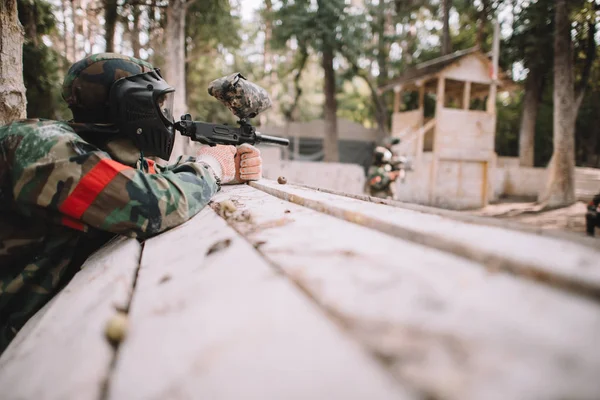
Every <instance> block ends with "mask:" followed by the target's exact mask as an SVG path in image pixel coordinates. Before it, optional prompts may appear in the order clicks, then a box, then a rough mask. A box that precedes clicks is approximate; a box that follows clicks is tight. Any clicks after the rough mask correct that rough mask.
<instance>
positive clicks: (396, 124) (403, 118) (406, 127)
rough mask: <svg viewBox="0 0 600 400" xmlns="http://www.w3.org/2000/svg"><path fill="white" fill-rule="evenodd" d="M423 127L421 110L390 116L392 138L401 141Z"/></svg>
mask: <svg viewBox="0 0 600 400" xmlns="http://www.w3.org/2000/svg"><path fill="white" fill-rule="evenodd" d="M422 125H423V110H420V109H418V110H412V111H404V112H398V113H394V114H392V136H394V137H398V138H400V139H402V140H404V139H406V136H407V135H410V133H412V132H413V131H415V130H417V129H419V128H420V127H421V126H422Z"/></svg>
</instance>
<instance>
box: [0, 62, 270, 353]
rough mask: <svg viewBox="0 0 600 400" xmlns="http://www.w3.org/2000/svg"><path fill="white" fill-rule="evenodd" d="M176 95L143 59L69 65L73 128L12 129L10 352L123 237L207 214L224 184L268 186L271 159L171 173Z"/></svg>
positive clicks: (6, 273) (2, 185)
mask: <svg viewBox="0 0 600 400" xmlns="http://www.w3.org/2000/svg"><path fill="white" fill-rule="evenodd" d="M174 91H175V90H174V89H173V88H172V87H170V86H169V85H168V84H167V82H165V81H164V80H163V78H162V77H161V75H160V71H159V70H157V69H154V68H153V67H152V65H150V64H149V63H147V62H144V61H142V60H138V59H136V58H133V57H126V56H121V55H118V54H114V53H103V54H96V55H92V56H89V57H87V58H85V59H83V60H81V61H78V62H76V63H75V64H73V65H72V66H71V68H70V69H69V71H68V73H67V76H66V78H65V80H64V84H63V97H64V99H65V101H66V102H67V103H68V105H69V108H70V109H71V111H72V113H73V120H72V121H70V122H58V121H50V120H31V119H29V120H23V121H18V122H14V123H12V124H9V125H6V126H3V127H0V149H1V150H2V154H1V155H0V353H1V352H2V351H4V349H5V348H6V346H7V345H8V344H9V342H10V341H11V340H12V338H13V337H14V336H15V335H16V333H17V332H18V330H19V329H21V327H22V326H23V325H24V324H25V322H26V321H27V320H28V319H29V318H30V317H31V316H33V314H34V313H35V312H36V311H38V310H39V309H40V308H41V307H42V306H43V305H44V304H45V303H47V302H48V301H49V300H50V299H51V298H52V297H53V296H54V295H55V294H56V293H57V292H58V291H59V290H60V289H61V288H62V287H64V286H65V285H66V284H67V283H68V282H69V280H70V279H71V278H72V277H73V276H74V274H75V273H76V272H77V271H78V270H79V268H80V267H81V265H82V264H83V262H84V261H85V260H86V259H87V257H88V256H89V255H90V254H91V253H92V252H94V251H95V250H97V249H98V248H99V247H101V246H102V245H103V244H105V243H106V242H107V241H108V240H110V239H111V238H112V237H114V236H115V235H124V236H129V237H134V238H138V239H145V238H148V237H150V236H153V235H156V234H158V233H160V232H163V231H166V230H168V229H170V228H172V227H174V226H177V225H180V224H182V223H184V222H185V221H187V220H189V219H190V218H192V217H193V216H194V215H195V214H196V213H198V212H199V211H200V210H201V209H202V208H203V207H204V206H205V205H206V204H207V203H208V202H209V200H210V199H211V197H212V196H213V195H214V194H215V193H216V192H217V191H218V190H219V188H220V185H222V184H235V183H242V182H245V181H249V180H256V179H259V178H260V176H261V165H262V160H261V158H260V153H259V151H258V150H257V149H256V148H254V147H253V146H250V145H249V144H244V145H242V146H239V147H238V148H237V149H236V148H235V147H234V146H219V145H218V146H214V147H209V146H203V147H202V148H201V149H200V150H199V152H198V154H197V157H185V156H184V157H180V158H179V159H178V160H177V162H176V163H175V164H173V165H169V166H166V167H162V166H159V165H157V164H156V163H155V162H154V161H152V160H150V159H147V158H146V157H147V156H156V157H160V158H162V159H165V160H168V159H169V157H170V155H171V151H172V149H173V143H174V130H173V124H174V119H173V115H172V102H173V93H174Z"/></svg>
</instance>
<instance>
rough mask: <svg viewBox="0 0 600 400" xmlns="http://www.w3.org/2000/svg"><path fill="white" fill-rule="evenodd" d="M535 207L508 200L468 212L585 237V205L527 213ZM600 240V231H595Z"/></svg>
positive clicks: (580, 203)
mask: <svg viewBox="0 0 600 400" xmlns="http://www.w3.org/2000/svg"><path fill="white" fill-rule="evenodd" d="M534 207H535V204H534V203H523V202H515V201H511V200H510V199H508V200H506V201H502V202H501V203H498V204H490V205H489V206H487V207H485V208H482V209H480V210H475V211H470V212H469V213H470V214H473V215H479V216H485V217H494V218H501V219H505V220H509V221H515V222H519V223H522V224H526V225H534V226H538V227H541V228H543V229H554V230H562V231H567V232H575V233H577V234H580V235H582V236H584V235H585V213H586V204H585V203H584V202H581V201H580V202H577V203H575V204H573V205H572V206H570V207H565V208H560V209H556V210H549V211H543V212H533V213H532V212H527V210H531V209H532V208H534ZM596 237H597V238H598V239H599V240H600V229H597V230H596Z"/></svg>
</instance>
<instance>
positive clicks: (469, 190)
mask: <svg viewBox="0 0 600 400" xmlns="http://www.w3.org/2000/svg"><path fill="white" fill-rule="evenodd" d="M486 168H487V164H486V163H485V162H481V161H466V160H452V159H450V160H447V159H440V160H439V167H438V171H437V177H436V183H435V186H434V193H435V196H434V200H433V204H434V205H435V206H438V207H442V208H446V209H459V210H460V209H470V208H481V207H483V205H484V204H485V196H486V192H485V190H483V189H482V188H483V187H485V183H486V179H485V175H486Z"/></svg>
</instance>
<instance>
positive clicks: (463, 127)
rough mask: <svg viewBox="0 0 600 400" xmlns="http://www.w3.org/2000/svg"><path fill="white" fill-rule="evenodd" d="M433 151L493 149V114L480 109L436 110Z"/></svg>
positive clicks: (489, 150)
mask: <svg viewBox="0 0 600 400" xmlns="http://www.w3.org/2000/svg"><path fill="white" fill-rule="evenodd" d="M436 119H437V129H436V145H437V147H436V148H435V151H436V152H438V153H440V154H443V153H447V152H450V151H462V152H464V153H468V152H471V151H478V152H487V153H489V154H491V153H492V152H493V151H494V134H495V132H496V126H495V125H494V122H495V119H494V116H493V115H491V114H489V113H486V112H482V111H466V110H457V109H448V108H444V109H441V110H439V111H438V112H437V114H436Z"/></svg>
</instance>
